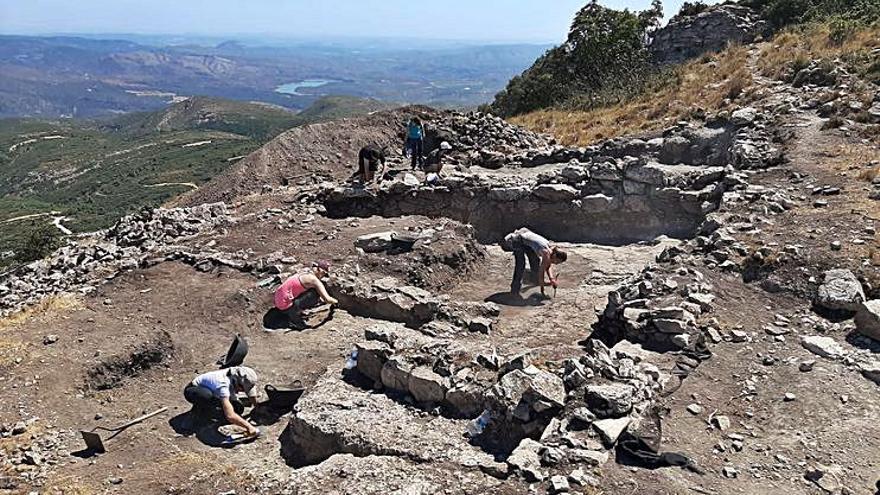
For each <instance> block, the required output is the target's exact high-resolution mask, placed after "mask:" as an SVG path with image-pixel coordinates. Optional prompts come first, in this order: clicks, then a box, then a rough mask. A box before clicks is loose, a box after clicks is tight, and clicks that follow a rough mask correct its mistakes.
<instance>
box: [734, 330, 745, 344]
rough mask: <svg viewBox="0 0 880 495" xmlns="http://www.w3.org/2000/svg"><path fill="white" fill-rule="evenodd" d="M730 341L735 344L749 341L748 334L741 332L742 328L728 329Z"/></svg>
mask: <svg viewBox="0 0 880 495" xmlns="http://www.w3.org/2000/svg"><path fill="white" fill-rule="evenodd" d="M730 341H731V342H733V343H736V344H740V343H743V342H748V341H749V334H748V333H746V332H743V331H742V330H731V331H730Z"/></svg>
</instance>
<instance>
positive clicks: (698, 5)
mask: <svg viewBox="0 0 880 495" xmlns="http://www.w3.org/2000/svg"><path fill="white" fill-rule="evenodd" d="M708 8H709V6H708V5H706V4H705V3H703V2H700V1H699V0H697V1H695V2H685V3H684V4H682V6H681V10H679V11H678V15H680V16H685V17H689V16H693V15H697V14H700V13H702V12H705V11H706V9H708Z"/></svg>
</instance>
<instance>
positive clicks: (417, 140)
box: [403, 117, 425, 170]
mask: <svg viewBox="0 0 880 495" xmlns="http://www.w3.org/2000/svg"><path fill="white" fill-rule="evenodd" d="M407 150H408V151H409V152H410V153H411V154H412V169H413V170H415V169H416V166H419V167H421V166H423V165H424V162H425V158H424V156H423V155H424V152H425V128H424V126H422V121H421V119H419V118H418V117H413V118H412V119H410V121H409V124H407V126H406V146H405V147H404V149H403V155H404V156H406V152H407Z"/></svg>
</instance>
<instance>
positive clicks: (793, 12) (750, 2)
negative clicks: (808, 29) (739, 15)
mask: <svg viewBox="0 0 880 495" xmlns="http://www.w3.org/2000/svg"><path fill="white" fill-rule="evenodd" d="M740 3H741V4H743V5H747V6H749V7H752V8H754V9H756V10H758V11H759V12H760V13H761V14H762V16H763V17H764V19H766V20H767V22H768V23H769V24H770V26H771V28H773V29H775V30H778V29H781V28H783V27H785V26H790V25H792V24H798V23H802V22H807V21H826V20H829V19H832V18H839V19H842V20H845V21H848V22H851V23H854V24H862V25H866V24H872V23H876V22H878V21H880V2H878V1H877V0H742V1H741V2H740Z"/></svg>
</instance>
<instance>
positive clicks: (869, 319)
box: [855, 299, 880, 341]
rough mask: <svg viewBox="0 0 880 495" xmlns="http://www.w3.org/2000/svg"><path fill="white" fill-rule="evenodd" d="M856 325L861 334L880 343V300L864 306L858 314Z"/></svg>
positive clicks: (866, 303)
mask: <svg viewBox="0 0 880 495" xmlns="http://www.w3.org/2000/svg"><path fill="white" fill-rule="evenodd" d="M855 323H856V329H858V331H859V333H860V334H862V335H864V336H865V337H870V338H872V339H874V340H876V341H880V299H874V300H871V301H868V302H865V303H864V304H862V305H861V306H860V307H859V310H858V312H857V313H856V318H855Z"/></svg>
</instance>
